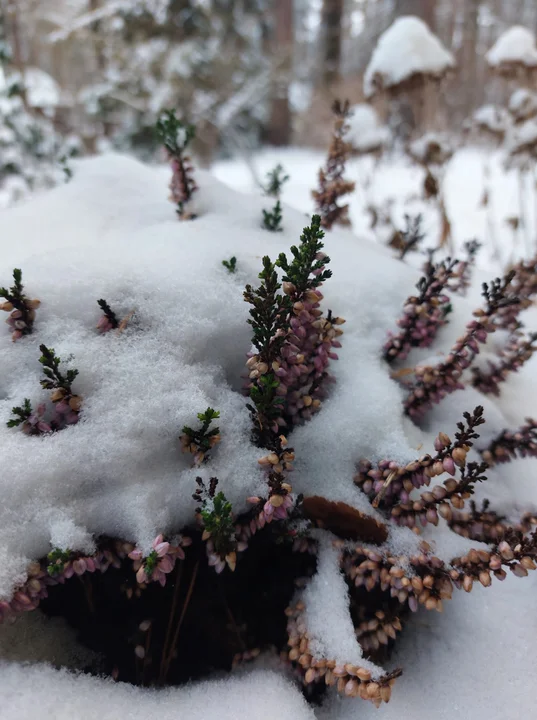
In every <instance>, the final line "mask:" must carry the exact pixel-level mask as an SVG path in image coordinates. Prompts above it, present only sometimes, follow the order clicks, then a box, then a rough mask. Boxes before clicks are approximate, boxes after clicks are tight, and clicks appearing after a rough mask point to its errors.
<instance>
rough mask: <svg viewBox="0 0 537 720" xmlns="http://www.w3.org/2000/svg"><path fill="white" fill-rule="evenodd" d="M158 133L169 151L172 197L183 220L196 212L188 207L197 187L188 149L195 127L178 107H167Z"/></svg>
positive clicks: (158, 122)
mask: <svg viewBox="0 0 537 720" xmlns="http://www.w3.org/2000/svg"><path fill="white" fill-rule="evenodd" d="M156 130H157V135H158V137H159V140H160V141H161V142H162V144H163V145H164V147H165V148H166V151H167V153H168V159H169V161H170V165H171V168H172V172H173V174H172V179H171V182H170V190H171V196H170V200H171V201H172V202H173V203H175V205H176V208H177V214H178V216H179V218H180V219H181V220H193V219H194V218H195V217H196V216H195V215H193V214H192V213H190V212H189V211H188V204H189V203H190V201H191V199H192V195H193V194H194V193H195V191H196V190H197V189H198V186H197V185H196V182H195V180H194V176H193V173H194V167H193V166H192V163H191V161H190V157H189V156H188V155H186V154H185V150H186V148H187V147H188V145H189V144H190V142H191V141H192V140H193V139H194V136H195V134H196V129H195V127H194V126H193V125H189V124H188V123H184V122H183V121H182V120H179V118H178V117H177V116H176V114H175V110H165V111H164V112H163V113H162V115H161V116H160V118H159V119H158V121H157V126H156Z"/></svg>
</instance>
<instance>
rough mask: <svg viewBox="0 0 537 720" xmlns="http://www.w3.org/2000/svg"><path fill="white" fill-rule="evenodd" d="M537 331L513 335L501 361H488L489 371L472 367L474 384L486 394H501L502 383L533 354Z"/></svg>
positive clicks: (503, 351) (502, 354) (502, 353)
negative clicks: (523, 334) (526, 334)
mask: <svg viewBox="0 0 537 720" xmlns="http://www.w3.org/2000/svg"><path fill="white" fill-rule="evenodd" d="M535 342H537V333H530V334H529V335H528V336H527V337H524V336H520V335H519V334H515V335H513V336H512V337H511V338H510V340H509V343H508V345H507V347H506V348H505V350H502V352H501V362H500V363H493V362H491V361H490V360H489V361H488V366H489V368H488V372H486V371H484V370H481V369H480V368H472V375H473V378H472V385H473V386H474V387H475V388H477V389H478V390H479V391H480V392H482V393H485V394H486V395H495V396H496V397H498V396H499V395H500V383H502V382H505V380H506V379H507V377H508V376H509V375H510V374H511V373H512V372H518V370H520V368H521V367H522V366H523V365H524V364H525V363H526V362H527V361H528V360H529V359H530V358H531V357H532V356H533V353H534V352H535V350H537V348H536V347H535Z"/></svg>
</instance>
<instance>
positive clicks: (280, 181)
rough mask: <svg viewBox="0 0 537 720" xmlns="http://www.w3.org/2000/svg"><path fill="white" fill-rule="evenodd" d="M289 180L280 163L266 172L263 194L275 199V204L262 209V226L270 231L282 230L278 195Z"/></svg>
mask: <svg viewBox="0 0 537 720" xmlns="http://www.w3.org/2000/svg"><path fill="white" fill-rule="evenodd" d="M288 180H289V175H286V174H285V171H284V169H283V167H282V166H281V165H276V167H275V168H274V170H271V171H270V172H269V173H267V185H266V186H265V188H264V191H265V195H267V196H268V197H273V198H275V199H276V204H275V205H274V207H273V208H272V210H263V227H264V228H265V229H266V230H270V231H271V232H281V231H282V230H283V228H282V225H281V222H282V206H281V203H280V195H281V192H282V190H283V186H284V185H285V183H286V182H287V181H288Z"/></svg>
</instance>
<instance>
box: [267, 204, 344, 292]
mask: <svg viewBox="0 0 537 720" xmlns="http://www.w3.org/2000/svg"><path fill="white" fill-rule="evenodd" d="M324 236H325V233H324V231H323V230H322V229H321V216H320V215H313V216H312V218H311V224H310V225H309V227H305V228H304V230H303V231H302V235H301V236H300V246H299V247H297V246H296V245H293V246H292V247H291V254H292V256H293V259H292V261H291V263H289V261H288V260H287V257H286V255H285V253H280V255H279V257H278V259H277V260H276V265H277V266H278V267H281V269H282V270H283V271H284V273H285V274H284V276H283V281H284V282H287V283H292V284H293V285H294V287H295V289H294V290H292V292H290V293H288V292H287V290H288V289H289V288H287V287H286V286H284V292H286V294H289V295H296V299H297V300H300V299H302V296H303V295H304V294H305V293H306V292H307V291H308V290H313V289H315V288H317V287H318V286H319V285H321V284H322V283H323V282H324V281H325V280H328V278H331V277H332V271H331V270H325V269H324V268H325V265H327V264H328V263H329V262H330V258H329V257H328V256H327V255H325V254H324V253H323V252H321V251H322V249H323V247H324V245H323V243H322V239H323V238H324ZM312 276H313V277H312Z"/></svg>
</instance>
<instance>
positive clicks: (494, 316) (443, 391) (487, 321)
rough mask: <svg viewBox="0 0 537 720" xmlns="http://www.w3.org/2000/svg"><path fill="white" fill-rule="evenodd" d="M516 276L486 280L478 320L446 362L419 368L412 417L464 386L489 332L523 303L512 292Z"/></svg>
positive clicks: (409, 408)
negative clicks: (482, 303)
mask: <svg viewBox="0 0 537 720" xmlns="http://www.w3.org/2000/svg"><path fill="white" fill-rule="evenodd" d="M513 277H514V272H510V273H509V274H508V275H506V277H505V278H504V279H503V280H500V279H499V278H497V279H496V280H493V281H492V283H490V285H489V284H487V283H483V297H484V299H485V301H486V302H485V307H484V308H481V309H479V310H476V311H475V312H474V317H475V318H476V319H475V320H472V322H470V323H468V325H467V326H466V332H465V334H464V335H462V336H461V337H460V338H459V339H458V340H457V342H456V343H455V345H454V346H453V348H452V349H451V351H450V353H449V355H448V356H447V358H446V360H445V362H443V363H440V364H439V365H436V366H434V367H431V366H418V367H416V368H415V370H414V373H415V378H416V379H415V382H414V384H413V386H412V387H411V390H410V393H409V395H408V397H407V398H406V400H405V411H406V413H407V414H408V415H410V417H412V418H419V417H421V416H422V415H423V414H424V413H425V412H426V411H427V410H428V409H429V408H430V407H431V406H432V405H433V404H435V403H439V402H440V401H441V400H442V399H443V398H444V397H446V395H449V394H450V393H452V392H455V391H456V390H459V389H463V388H464V385H463V383H462V380H461V378H462V375H463V373H464V371H465V370H466V369H467V368H468V367H470V365H471V364H472V362H473V360H474V359H475V357H476V355H478V353H479V345H480V344H483V343H485V342H486V341H487V337H488V335H489V333H493V332H495V331H496V329H498V327H502V323H503V314H504V313H505V312H509V311H510V308H512V307H515V306H517V305H518V304H519V300H518V298H517V297H516V296H514V295H512V294H511V292H510V290H511V288H510V284H511V281H512V280H513Z"/></svg>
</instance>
